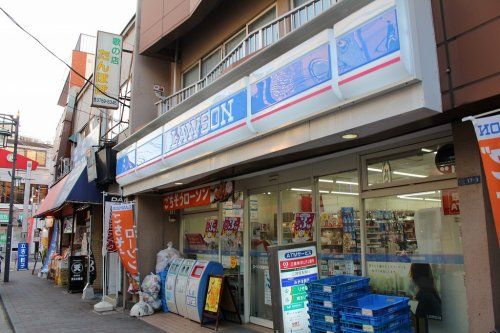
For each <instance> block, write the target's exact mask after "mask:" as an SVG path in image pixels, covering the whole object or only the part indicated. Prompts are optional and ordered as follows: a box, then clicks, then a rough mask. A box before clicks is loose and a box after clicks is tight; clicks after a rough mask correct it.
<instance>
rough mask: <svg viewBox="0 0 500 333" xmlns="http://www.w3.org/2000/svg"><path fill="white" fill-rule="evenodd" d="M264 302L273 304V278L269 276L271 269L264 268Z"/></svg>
mask: <svg viewBox="0 0 500 333" xmlns="http://www.w3.org/2000/svg"><path fill="white" fill-rule="evenodd" d="M264 279H265V282H264V304H265V305H272V304H273V302H272V297H271V278H270V277H269V270H268V269H266V270H264Z"/></svg>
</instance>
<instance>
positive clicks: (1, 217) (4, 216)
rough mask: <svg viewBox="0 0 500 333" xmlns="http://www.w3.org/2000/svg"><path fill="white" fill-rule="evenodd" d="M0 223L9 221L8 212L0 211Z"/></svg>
mask: <svg viewBox="0 0 500 333" xmlns="http://www.w3.org/2000/svg"><path fill="white" fill-rule="evenodd" d="M0 223H9V213H8V212H7V213H6V212H0Z"/></svg>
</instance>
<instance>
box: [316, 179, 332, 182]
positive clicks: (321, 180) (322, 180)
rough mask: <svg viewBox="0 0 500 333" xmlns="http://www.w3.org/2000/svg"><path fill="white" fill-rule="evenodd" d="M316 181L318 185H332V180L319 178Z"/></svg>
mask: <svg viewBox="0 0 500 333" xmlns="http://www.w3.org/2000/svg"><path fill="white" fill-rule="evenodd" d="M318 181H319V182H320V183H333V180H331V179H322V178H320V179H319V180H318Z"/></svg>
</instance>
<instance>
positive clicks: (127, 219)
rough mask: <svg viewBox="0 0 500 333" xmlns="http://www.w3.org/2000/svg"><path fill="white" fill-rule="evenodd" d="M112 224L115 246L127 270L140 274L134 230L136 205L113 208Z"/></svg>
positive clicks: (114, 206) (116, 205)
mask: <svg viewBox="0 0 500 333" xmlns="http://www.w3.org/2000/svg"><path fill="white" fill-rule="evenodd" d="M111 223H112V227H113V238H114V241H115V246H116V248H117V249H118V252H119V253H120V259H121V262H122V264H123V266H124V267H125V270H126V271H127V272H129V273H130V274H132V275H137V274H138V269H137V245H136V237H135V230H134V204H115V205H113V207H112V216H111Z"/></svg>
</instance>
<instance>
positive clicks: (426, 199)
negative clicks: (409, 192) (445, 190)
mask: <svg viewBox="0 0 500 333" xmlns="http://www.w3.org/2000/svg"><path fill="white" fill-rule="evenodd" d="M424 200H425V201H441V199H432V198H424Z"/></svg>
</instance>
